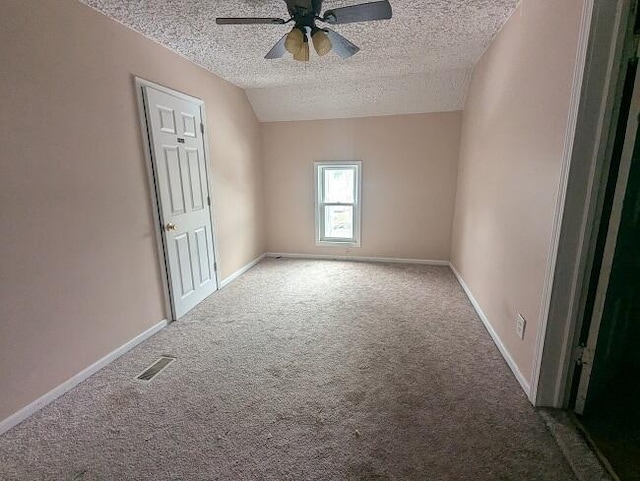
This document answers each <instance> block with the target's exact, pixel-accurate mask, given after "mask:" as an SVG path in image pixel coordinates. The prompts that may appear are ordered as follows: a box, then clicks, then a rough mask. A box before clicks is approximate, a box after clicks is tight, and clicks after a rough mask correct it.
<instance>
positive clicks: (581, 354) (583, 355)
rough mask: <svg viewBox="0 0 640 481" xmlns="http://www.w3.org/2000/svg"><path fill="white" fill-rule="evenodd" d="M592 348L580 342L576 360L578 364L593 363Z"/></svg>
mask: <svg viewBox="0 0 640 481" xmlns="http://www.w3.org/2000/svg"><path fill="white" fill-rule="evenodd" d="M592 357H593V356H592V354H591V349H589V348H587V346H585V345H584V344H580V345H579V346H578V347H576V351H575V360H576V364H577V365H578V366H582V365H584V364H591V361H592V360H593V359H592Z"/></svg>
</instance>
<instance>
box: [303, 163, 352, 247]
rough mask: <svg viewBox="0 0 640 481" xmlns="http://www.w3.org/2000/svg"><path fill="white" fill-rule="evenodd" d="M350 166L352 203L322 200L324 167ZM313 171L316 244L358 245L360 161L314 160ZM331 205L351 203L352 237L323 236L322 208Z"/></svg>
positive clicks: (338, 167) (341, 167)
mask: <svg viewBox="0 0 640 481" xmlns="http://www.w3.org/2000/svg"><path fill="white" fill-rule="evenodd" d="M343 168H352V169H353V170H354V174H355V182H354V184H355V185H354V195H353V200H354V201H353V204H351V203H332V202H324V182H323V180H324V179H323V173H324V171H325V169H343ZM314 173H315V190H314V193H315V207H316V218H315V224H316V245H318V246H345V247H360V230H361V218H362V216H361V213H362V209H361V206H362V161H360V160H351V161H341V160H332V161H322V162H314ZM332 205H336V206H338V205H347V206H348V205H351V206H353V238H351V239H339V238H330V237H324V235H323V233H324V231H325V229H324V219H325V217H324V208H325V206H332Z"/></svg>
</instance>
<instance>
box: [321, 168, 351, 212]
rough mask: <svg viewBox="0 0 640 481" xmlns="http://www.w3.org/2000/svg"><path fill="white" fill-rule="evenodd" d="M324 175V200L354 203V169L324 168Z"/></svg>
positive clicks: (327, 201)
mask: <svg viewBox="0 0 640 481" xmlns="http://www.w3.org/2000/svg"><path fill="white" fill-rule="evenodd" d="M323 177H324V202H326V203H334V202H340V203H344V204H353V201H354V199H353V191H354V188H353V187H354V181H355V176H354V170H353V169H352V168H344V169H327V168H325V169H323Z"/></svg>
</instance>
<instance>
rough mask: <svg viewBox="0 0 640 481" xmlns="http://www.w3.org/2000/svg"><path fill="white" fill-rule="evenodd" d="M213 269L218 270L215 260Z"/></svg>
mask: <svg viewBox="0 0 640 481" xmlns="http://www.w3.org/2000/svg"><path fill="white" fill-rule="evenodd" d="M213 270H214V271H216V272H218V263H217V262H214V263H213Z"/></svg>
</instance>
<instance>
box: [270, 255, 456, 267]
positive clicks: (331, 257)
mask: <svg viewBox="0 0 640 481" xmlns="http://www.w3.org/2000/svg"><path fill="white" fill-rule="evenodd" d="M266 255H267V257H284V258H287V259H318V260H335V261H356V262H388V263H391V264H423V265H429V266H448V265H449V261H440V260H431V259H404V258H400V257H365V256H339V255H335V256H334V255H329V254H288V253H284V252H268V253H267V254H266Z"/></svg>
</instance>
